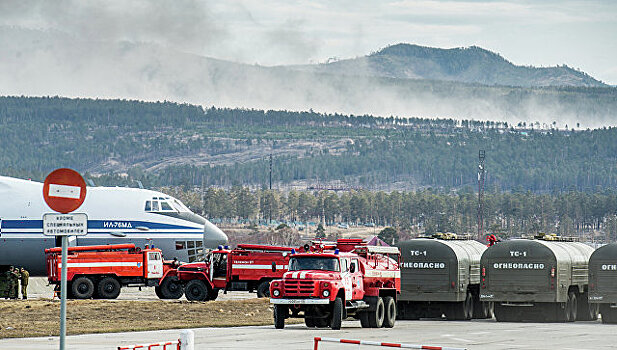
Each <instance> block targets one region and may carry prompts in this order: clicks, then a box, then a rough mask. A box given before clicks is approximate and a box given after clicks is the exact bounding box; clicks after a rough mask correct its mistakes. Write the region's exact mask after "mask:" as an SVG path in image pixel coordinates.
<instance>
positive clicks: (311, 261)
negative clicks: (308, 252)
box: [289, 256, 340, 271]
mask: <svg viewBox="0 0 617 350" xmlns="http://www.w3.org/2000/svg"><path fill="white" fill-rule="evenodd" d="M301 270H323V271H339V270H340V268H339V261H338V259H337V258H323V257H312V256H303V257H293V258H291V259H289V271H301Z"/></svg>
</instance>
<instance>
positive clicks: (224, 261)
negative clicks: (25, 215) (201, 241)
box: [177, 244, 293, 301]
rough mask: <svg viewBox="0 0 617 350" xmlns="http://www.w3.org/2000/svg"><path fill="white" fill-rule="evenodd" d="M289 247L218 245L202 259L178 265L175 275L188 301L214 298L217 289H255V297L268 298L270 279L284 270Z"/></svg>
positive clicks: (216, 294) (287, 259)
mask: <svg viewBox="0 0 617 350" xmlns="http://www.w3.org/2000/svg"><path fill="white" fill-rule="evenodd" d="M292 250H293V248H291V247H276V246H268V245H258V244H239V245H238V247H237V248H235V249H232V250H230V249H228V248H227V249H226V247H219V249H216V250H213V251H212V252H210V253H209V254H208V255H207V257H206V260H205V261H203V262H195V263H190V264H184V265H182V266H180V267H179V268H178V272H177V274H178V278H179V280H180V282H181V283H183V284H184V292H185V295H186V298H187V299H188V300H191V301H207V300H214V299H216V298H217V296H218V293H219V291H220V290H223V291H224V292H227V291H249V292H254V291H256V292H257V296H258V297H269V296H270V281H271V280H273V279H275V278H281V276H282V275H283V273H284V272H285V271H287V265H288V261H289V256H290V254H291V251H292Z"/></svg>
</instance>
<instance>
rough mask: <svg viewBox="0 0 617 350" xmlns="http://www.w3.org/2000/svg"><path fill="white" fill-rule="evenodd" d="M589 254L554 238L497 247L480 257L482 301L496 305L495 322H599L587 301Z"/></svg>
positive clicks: (586, 249) (584, 247)
mask: <svg viewBox="0 0 617 350" xmlns="http://www.w3.org/2000/svg"><path fill="white" fill-rule="evenodd" d="M591 253H593V248H591V247H590V246H588V245H585V244H583V243H580V242H573V241H571V240H567V239H563V238H560V237H556V236H554V235H546V236H538V237H536V238H535V239H514V240H509V241H505V242H501V243H499V244H496V245H494V246H492V247H489V248H488V249H487V250H486V251H485V252H484V254H482V259H481V264H480V265H481V269H482V270H481V282H480V300H482V301H492V302H494V304H495V310H494V313H495V318H496V319H497V321H510V322H514V321H524V320H529V321H546V322H572V321H576V320H577V319H578V320H593V319H597V308H596V307H594V306H593V305H590V304H589V302H588V296H587V295H588V275H587V274H588V272H587V266H588V262H589V257H590V256H591Z"/></svg>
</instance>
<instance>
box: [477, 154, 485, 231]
mask: <svg viewBox="0 0 617 350" xmlns="http://www.w3.org/2000/svg"><path fill="white" fill-rule="evenodd" d="M484 157H485V153H484V150H483V149H481V150H480V152H478V158H479V162H478V240H479V241H482V236H483V232H482V231H483V228H484V227H483V225H484Z"/></svg>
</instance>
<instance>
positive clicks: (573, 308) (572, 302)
mask: <svg viewBox="0 0 617 350" xmlns="http://www.w3.org/2000/svg"><path fill="white" fill-rule="evenodd" d="M568 304H569V306H570V307H569V310H568V315H567V317H566V322H574V321H576V315H577V314H578V313H577V311H578V299H577V298H576V294H575V293H574V292H569V293H568ZM566 309H568V307H567V306H566Z"/></svg>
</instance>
